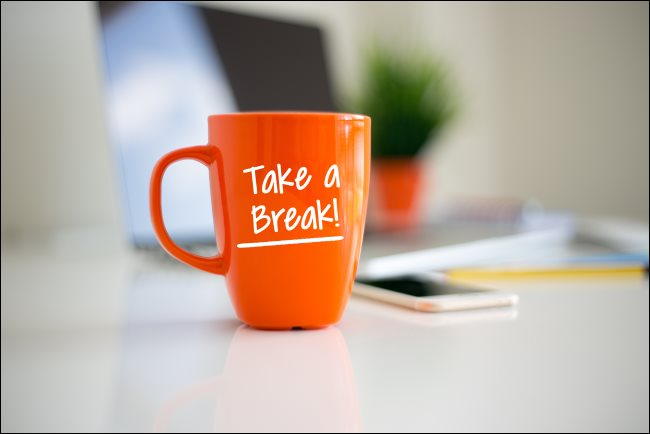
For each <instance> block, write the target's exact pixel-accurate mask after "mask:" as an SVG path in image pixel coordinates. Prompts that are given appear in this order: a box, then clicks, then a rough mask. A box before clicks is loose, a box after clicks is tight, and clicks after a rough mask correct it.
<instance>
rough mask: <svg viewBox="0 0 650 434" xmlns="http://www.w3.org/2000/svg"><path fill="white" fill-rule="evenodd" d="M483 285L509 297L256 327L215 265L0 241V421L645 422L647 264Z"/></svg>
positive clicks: (272, 425) (546, 425)
mask: <svg viewBox="0 0 650 434" xmlns="http://www.w3.org/2000/svg"><path fill="white" fill-rule="evenodd" d="M497 286H499V287H504V288H507V289H509V290H514V291H517V292H518V293H519V294H520V297H521V300H520V304H519V306H518V308H517V309H516V310H510V311H499V312H496V313H490V314H488V315H485V316H484V317H481V316H478V317H476V316H472V315H469V316H463V315H458V316H453V315H451V316H432V315H430V314H420V313H416V312H410V311H406V310H400V309H397V308H392V307H389V306H385V305H380V304H375V303H373V302H370V301H366V300H363V299H358V298H354V297H353V298H352V299H351V301H350V303H349V305H348V309H347V311H346V314H345V316H344V318H343V320H342V321H341V322H340V324H338V325H337V326H334V327H330V328H328V329H324V330H319V331H294V332H262V331H256V330H251V329H248V328H247V327H244V326H242V325H241V324H240V323H239V322H238V321H237V319H236V318H235V316H234V313H233V310H232V308H231V306H230V303H229V300H228V296H227V293H226V291H225V289H224V284H223V281H222V279H221V278H219V277H215V276H211V275H208V274H205V273H202V272H199V271H194V270H191V269H188V268H185V267H184V266H176V265H172V264H165V263H160V262H159V261H155V260H152V259H151V258H148V257H144V256H143V255H142V254H136V253H129V252H124V251H121V252H120V251H118V252H113V253H103V254H99V253H93V252H90V251H86V252H81V253H70V252H68V251H66V250H65V249H63V250H61V251H58V250H55V251H46V252H42V251H41V252H38V253H36V252H35V251H34V250H31V249H26V250H25V249H23V250H7V249H5V250H3V252H2V431H3V432H5V431H40V430H50V431H51V430H55V431H107V430H111V431H151V430H155V431H214V430H216V431H255V430H260V431H303V430H305V431H468V430H472V431H474V430H482V431H527V430H534V431H546V430H550V431H574V430H580V431H584V430H594V431H608V430H616V431H626V432H628V431H646V432H647V431H648V282H647V280H639V279H622V280H621V279H612V280H603V281H577V280H576V281H572V282H571V281H559V280H556V281H545V282H537V283H530V282H523V281H520V282H515V283H511V284H509V285H497Z"/></svg>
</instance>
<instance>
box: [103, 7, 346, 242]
mask: <svg viewBox="0 0 650 434" xmlns="http://www.w3.org/2000/svg"><path fill="white" fill-rule="evenodd" d="M98 4H99V8H98V9H99V15H100V21H101V39H102V50H103V57H104V69H105V74H104V83H105V90H106V98H105V101H106V107H107V115H108V129H109V134H110V141H111V143H112V145H113V147H114V150H115V156H116V158H115V160H116V162H117V165H116V166H117V170H118V172H119V179H120V181H121V183H120V184H121V189H120V193H121V195H120V197H121V202H122V207H123V210H124V221H125V227H126V229H127V231H128V236H129V238H130V239H131V241H132V243H133V244H134V245H136V246H155V245H157V242H156V240H155V236H154V232H153V228H152V226H151V222H150V218H149V199H148V194H149V177H150V175H151V171H152V169H153V166H154V164H155V163H156V161H157V160H158V159H159V158H160V157H161V156H162V155H163V154H165V153H166V152H169V151H171V150H173V149H176V148H180V147H186V146H196V145H202V144H205V143H206V141H207V117H208V115H211V114H216V113H228V112H235V111H249V110H319V111H333V110H334V109H335V108H334V104H333V100H332V96H331V95H332V93H331V89H330V82H329V77H328V72H327V69H326V63H325V55H324V50H323V43H322V37H321V33H320V31H319V29H317V28H315V27H312V26H305V25H298V24H293V23H285V22H281V21H277V20H270V19H266V18H258V17H253V16H249V15H244V14H238V13H233V12H226V11H221V10H216V9H209V8H203V7H198V6H193V5H189V4H184V3H173V2H99V3H98ZM162 204H163V214H164V216H165V224H166V226H167V228H168V231H169V233H170V235H171V236H172V238H174V240H175V241H176V242H178V243H181V244H196V243H210V244H211V243H214V239H215V237H214V229H213V222H212V212H211V206H210V188H209V183H208V173H207V169H206V168H205V167H203V166H202V165H200V164H197V163H195V162H191V161H183V162H179V163H177V164H175V165H173V166H172V167H171V168H170V169H169V170H168V171H167V173H166V174H165V182H163V197H162Z"/></svg>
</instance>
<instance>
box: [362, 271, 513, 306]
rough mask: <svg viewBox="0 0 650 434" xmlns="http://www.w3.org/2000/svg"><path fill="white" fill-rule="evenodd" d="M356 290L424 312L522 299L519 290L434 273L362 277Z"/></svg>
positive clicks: (497, 304)
mask: <svg viewBox="0 0 650 434" xmlns="http://www.w3.org/2000/svg"><path fill="white" fill-rule="evenodd" d="M352 292H353V293H354V294H357V295H360V296H363V297H368V298H373V299H375V300H380V301H384V302H387V303H392V304H397V305H399V306H404V307H408V308H411V309H415V310H418V311H421V312H449V311H456V310H467V309H481V308H486V307H502V306H513V305H515V304H517V302H518V301H519V297H518V296H517V294H511V293H507V292H501V291H492V290H486V289H482V288H477V287H472V286H469V285H468V286H466V285H459V284H457V283H451V282H446V281H444V279H441V278H440V277H438V276H437V275H436V274H433V273H422V274H416V275H411V276H405V277H394V278H384V279H364V280H358V281H357V282H356V283H355V285H354V288H353V290H352Z"/></svg>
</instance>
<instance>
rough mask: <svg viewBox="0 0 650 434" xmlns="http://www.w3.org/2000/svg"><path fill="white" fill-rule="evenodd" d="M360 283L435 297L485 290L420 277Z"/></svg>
mask: <svg viewBox="0 0 650 434" xmlns="http://www.w3.org/2000/svg"><path fill="white" fill-rule="evenodd" d="M358 281H359V283H364V284H366V285H370V286H375V287H377V288H382V289H388V290H389V291H395V292H399V293H401V294H406V295H412V296H414V297H433V296H436V295H457V294H471V293H481V292H485V291H484V290H482V289H478V288H469V287H466V286H460V285H456V284H450V283H447V282H439V281H435V280H433V279H426V278H419V277H415V276H414V277H398V278H389V279H360V280H358Z"/></svg>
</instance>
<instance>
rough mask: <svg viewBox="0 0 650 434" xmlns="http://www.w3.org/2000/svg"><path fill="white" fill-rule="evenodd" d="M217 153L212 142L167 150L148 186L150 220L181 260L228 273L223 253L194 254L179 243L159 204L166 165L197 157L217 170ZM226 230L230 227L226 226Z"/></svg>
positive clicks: (166, 247)
mask: <svg viewBox="0 0 650 434" xmlns="http://www.w3.org/2000/svg"><path fill="white" fill-rule="evenodd" d="M218 157H219V155H218V153H217V150H216V149H215V148H214V147H211V146H193V147H190V148H181V149H177V150H175V151H172V152H170V153H168V154H165V155H164V156H163V157H162V158H161V159H160V160H158V162H157V163H156V165H155V166H154V168H153V172H152V173H151V184H150V188H149V209H150V212H151V223H152V224H153V229H154V232H155V234H156V238H158V241H159V242H160V244H161V245H162V247H163V248H164V249H165V251H167V253H169V254H170V255H172V256H173V257H174V258H176V259H178V260H179V261H181V262H184V263H186V264H187V265H190V266H192V267H195V268H198V269H199V270H203V271H207V272H209V273H214V274H222V275H223V274H225V273H226V269H225V268H226V267H225V263H224V259H223V256H221V255H218V254H217V255H215V256H210V257H205V256H199V255H195V254H194V253H191V252H188V251H187V250H185V249H183V248H181V247H179V246H178V245H177V244H176V243H174V241H172V239H171V237H170V236H169V233H168V232H167V228H165V223H164V221H163V216H162V206H161V204H160V195H161V183H162V177H163V175H164V174H165V171H166V170H167V168H168V167H169V166H170V165H171V164H172V163H175V162H177V161H179V160H195V161H198V162H199V163H203V164H204V165H205V166H207V168H208V170H210V171H212V170H216V166H215V165H214V164H213V163H214V162H216V161H218ZM226 230H227V229H226ZM226 239H227V237H226Z"/></svg>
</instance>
